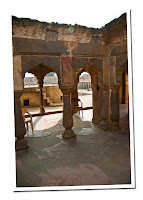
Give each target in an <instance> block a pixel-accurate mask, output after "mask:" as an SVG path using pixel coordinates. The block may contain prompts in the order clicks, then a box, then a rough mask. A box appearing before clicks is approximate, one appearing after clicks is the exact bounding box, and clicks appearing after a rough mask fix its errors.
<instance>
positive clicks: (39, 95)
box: [21, 64, 63, 137]
mask: <svg viewBox="0 0 143 200" xmlns="http://www.w3.org/2000/svg"><path fill="white" fill-rule="evenodd" d="M23 84H24V90H23V94H22V96H21V102H23V99H24V98H23V96H24V97H25V96H26V95H27V97H29V105H27V106H25V105H24V104H21V105H22V106H21V107H22V108H23V107H24V108H25V109H26V110H27V111H28V112H29V113H30V114H31V115H32V120H33V127H34V131H32V129H31V127H30V126H29V129H28V131H27V134H26V136H27V137H41V136H48V135H49V134H51V129H52V128H53V127H54V126H56V124H57V123H58V122H59V121H60V119H61V118H62V112H63V106H62V104H63V98H62V96H63V94H62V92H61V90H60V88H59V77H58V74H57V72H56V71H55V70H54V69H53V68H52V67H50V66H45V65H44V64H39V65H38V66H34V67H32V68H30V69H29V71H28V72H26V73H25V74H24V78H23ZM49 130H50V132H49Z"/></svg>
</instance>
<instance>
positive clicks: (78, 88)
mask: <svg viewBox="0 0 143 200" xmlns="http://www.w3.org/2000/svg"><path fill="white" fill-rule="evenodd" d="M99 76H100V75H99V72H98V71H97V70H96V69H95V68H94V67H93V66H91V65H85V66H83V68H80V69H78V71H77V72H76V74H75V85H74V89H73V91H72V94H71V99H72V112H73V114H74V113H77V112H78V111H79V109H80V110H81V118H85V120H87V121H92V122H93V123H94V124H100V121H101V82H99ZM99 85H100V86H99ZM78 105H79V106H80V108H78ZM81 106H82V108H81Z"/></svg>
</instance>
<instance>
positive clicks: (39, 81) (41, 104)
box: [38, 79, 45, 113]
mask: <svg viewBox="0 0 143 200" xmlns="http://www.w3.org/2000/svg"><path fill="white" fill-rule="evenodd" d="M38 83H39V88H40V112H41V113H44V112H45V109H44V107H43V91H42V90H43V79H39V80H38Z"/></svg>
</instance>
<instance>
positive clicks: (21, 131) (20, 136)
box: [14, 90, 29, 151]
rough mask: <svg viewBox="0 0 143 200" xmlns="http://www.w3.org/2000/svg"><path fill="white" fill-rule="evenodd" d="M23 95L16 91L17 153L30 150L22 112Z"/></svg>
mask: <svg viewBox="0 0 143 200" xmlns="http://www.w3.org/2000/svg"><path fill="white" fill-rule="evenodd" d="M21 95H22V91H21V90H18V91H14V114H15V136H16V151H21V150H25V149H28V148H29V146H28V145H27V140H26V139H25V137H24V135H25V134H26V129H25V124H24V120H23V116H22V111H21V102H20V97H21Z"/></svg>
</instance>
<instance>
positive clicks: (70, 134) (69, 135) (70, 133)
mask: <svg viewBox="0 0 143 200" xmlns="http://www.w3.org/2000/svg"><path fill="white" fill-rule="evenodd" d="M62 136H63V137H64V138H65V139H70V138H74V137H76V135H75V133H74V132H73V130H72V129H65V131H64V133H63V135H62Z"/></svg>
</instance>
